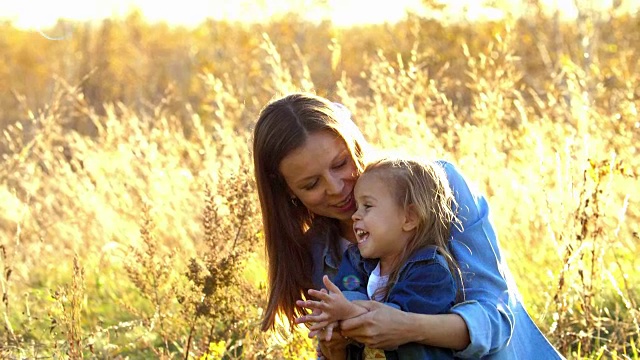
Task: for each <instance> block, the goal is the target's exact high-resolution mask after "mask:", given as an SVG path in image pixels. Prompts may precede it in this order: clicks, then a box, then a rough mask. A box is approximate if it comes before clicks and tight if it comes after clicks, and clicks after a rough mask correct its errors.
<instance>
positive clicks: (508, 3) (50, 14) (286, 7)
mask: <svg viewBox="0 0 640 360" xmlns="http://www.w3.org/2000/svg"><path fill="white" fill-rule="evenodd" d="M423 3H424V2H423V1H422V0H395V1H386V2H378V3H375V4H372V3H371V2H369V1H366V0H325V1H314V0H269V1H264V0H263V1H248V0H240V1H235V2H229V1H221V0H218V1H201V0H181V1H179V2H164V3H163V2H157V1H153V0H101V1H79V0H57V1H49V0H29V1H2V2H0V20H9V21H12V22H13V24H14V25H15V26H17V27H19V28H26V29H39V28H46V27H49V26H52V25H53V24H55V23H56V21H57V19H59V18H63V19H68V20H80V21H84V20H95V19H102V18H107V17H113V16H122V15H125V14H127V13H128V12H130V11H131V10H132V9H134V8H138V9H141V11H142V14H143V15H144V17H145V18H146V19H147V20H149V21H166V22H168V23H170V24H173V25H186V26H194V25H197V24H199V23H200V22H202V21H203V20H204V19H206V18H213V19H228V20H239V21H264V20H266V19H268V18H269V17H271V16H274V15H281V14H286V13H298V14H305V15H304V16H305V17H306V18H307V19H309V20H320V19H325V18H330V19H332V21H333V23H334V24H335V25H337V26H350V25H357V24H371V23H383V22H395V21H398V20H401V19H402V18H403V17H404V16H405V15H406V12H407V11H415V12H418V13H422V14H423V15H425V16H435V15H434V14H433V13H424V10H423ZM541 3H542V4H544V5H545V6H546V7H547V9H548V10H550V11H553V9H559V10H560V12H561V14H563V16H564V17H568V18H572V17H575V16H576V8H575V5H574V1H572V0H542V1H541ZM590 4H591V5H589V4H584V5H583V6H584V8H589V7H591V8H593V9H595V10H602V9H605V8H610V7H611V6H612V4H613V0H606V1H592V2H590ZM639 5H640V0H629V1H623V2H622V6H621V7H622V9H621V10H623V11H637V9H638V7H639ZM447 9H448V11H447V12H446V13H445V17H447V18H449V19H454V20H455V19H459V18H460V17H464V18H466V19H467V20H472V21H473V20H481V19H498V18H501V17H503V16H504V15H505V14H515V15H518V14H521V13H522V12H523V11H525V10H524V9H523V7H522V2H521V1H513V0H502V1H494V2H493V6H489V5H486V6H483V5H481V2H479V1H477V0H459V1H456V2H451V3H449V4H447Z"/></svg>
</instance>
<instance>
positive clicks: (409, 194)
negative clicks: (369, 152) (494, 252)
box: [361, 157, 464, 300]
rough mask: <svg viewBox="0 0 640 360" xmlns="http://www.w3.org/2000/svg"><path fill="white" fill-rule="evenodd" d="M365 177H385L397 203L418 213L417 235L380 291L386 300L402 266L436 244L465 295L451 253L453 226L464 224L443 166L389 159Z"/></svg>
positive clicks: (374, 164) (375, 165)
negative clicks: (455, 210)
mask: <svg viewBox="0 0 640 360" xmlns="http://www.w3.org/2000/svg"><path fill="white" fill-rule="evenodd" d="M361 176H379V177H381V178H382V179H383V180H384V181H385V183H387V184H389V186H390V188H391V192H392V194H393V196H394V198H395V200H396V202H397V204H398V205H399V206H400V207H402V208H403V209H405V210H409V207H411V210H410V211H414V212H415V213H416V214H417V216H418V220H419V222H418V226H417V227H416V231H415V234H414V235H413V236H412V237H411V238H410V239H409V242H408V243H407V246H406V247H405V248H404V249H403V253H402V254H401V256H399V257H398V260H397V261H396V262H395V263H394V264H393V266H392V269H391V272H389V281H388V283H387V286H385V287H384V288H381V289H379V290H380V293H381V294H385V297H386V294H388V293H389V290H390V289H391V287H392V286H393V285H394V283H395V282H396V281H397V280H398V276H399V273H400V269H401V268H402V265H403V264H404V263H406V262H407V260H409V258H410V257H411V255H412V254H414V253H415V252H416V251H418V250H419V249H421V248H424V247H426V246H429V245H435V246H436V247H437V248H438V251H439V252H440V254H442V255H443V256H444V257H445V258H446V260H447V263H448V265H449V269H450V270H451V273H452V274H454V278H455V279H456V283H457V284H458V297H460V296H462V294H464V292H463V291H462V290H463V287H462V286H463V284H462V277H461V272H460V267H459V266H458V264H457V262H456V261H455V259H454V257H453V256H452V254H451V251H450V250H449V241H450V238H451V227H452V226H460V221H459V220H458V218H457V217H456V214H455V213H454V210H453V209H454V208H455V198H454V196H453V191H452V190H451V187H450V186H449V181H448V180H447V175H446V173H445V171H444V169H443V168H442V166H440V165H439V164H438V163H435V162H431V161H421V160H416V159H400V158H393V157H385V158H380V159H378V160H374V161H372V162H370V163H369V164H367V166H366V167H365V169H364V172H363V173H362V175H361ZM457 300H460V299H457Z"/></svg>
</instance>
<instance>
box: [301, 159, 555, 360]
mask: <svg viewBox="0 0 640 360" xmlns="http://www.w3.org/2000/svg"><path fill="white" fill-rule="evenodd" d="M439 164H440V165H441V166H442V167H443V168H444V170H445V172H446V174H447V178H448V180H449V185H450V186H451V189H452V190H453V193H454V197H455V199H456V202H457V206H456V209H454V210H456V211H457V215H458V218H459V219H460V221H461V222H462V226H459V227H460V228H458V227H454V228H453V229H452V231H451V235H452V240H451V242H450V244H449V248H450V251H451V253H452V254H453V256H454V257H455V259H456V260H457V262H458V265H459V266H460V268H461V271H462V274H463V285H464V295H465V299H466V300H465V301H463V302H460V303H457V304H455V305H454V306H453V307H452V308H451V309H450V310H449V312H451V313H455V314H458V315H459V316H461V317H462V318H463V319H464V321H465V323H466V325H467V328H468V330H469V337H470V340H471V342H470V344H469V346H467V348H465V349H463V350H462V351H458V352H455V353H454V356H455V357H457V358H467V359H471V358H474V359H477V358H482V359H492V360H499V359H562V356H561V355H560V354H559V353H558V352H557V351H556V350H555V349H554V348H553V346H551V344H550V343H549V341H547V339H546V338H545V337H544V335H543V334H542V333H541V332H540V330H539V329H538V327H537V326H536V325H535V323H534V322H533V320H532V319H531V317H530V316H529V314H528V313H527V311H526V309H525V308H524V305H523V304H522V298H521V296H520V293H519V292H518V289H517V287H516V284H515V282H514V280H513V277H512V275H511V272H510V271H509V267H508V266H507V264H506V262H505V260H504V259H503V258H502V255H501V253H500V246H499V243H498V240H497V237H496V234H495V232H494V229H493V225H492V223H491V221H490V219H489V205H488V204H487V201H486V200H485V198H484V197H483V196H482V195H481V194H478V193H477V192H475V191H474V190H473V189H471V187H470V186H469V185H468V184H467V182H466V180H465V179H464V177H463V176H462V175H461V174H460V172H459V171H458V170H457V169H456V168H455V167H454V166H453V165H452V164H450V163H448V162H445V161H440V162H439ZM311 246H312V248H311V251H312V255H313V259H314V267H313V273H312V278H313V281H314V284H315V285H316V287H317V288H321V287H322V275H323V274H327V275H328V276H329V277H330V278H333V277H335V275H336V274H337V271H338V263H337V259H334V258H333V256H331V252H330V251H328V244H322V243H319V242H315V243H314V242H312V244H311Z"/></svg>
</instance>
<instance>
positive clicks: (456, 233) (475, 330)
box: [443, 163, 515, 358]
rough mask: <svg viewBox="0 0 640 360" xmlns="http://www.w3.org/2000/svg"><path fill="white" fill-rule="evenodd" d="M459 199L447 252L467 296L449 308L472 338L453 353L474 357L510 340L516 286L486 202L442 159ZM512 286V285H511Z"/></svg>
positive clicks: (501, 345)
mask: <svg viewBox="0 0 640 360" xmlns="http://www.w3.org/2000/svg"><path fill="white" fill-rule="evenodd" d="M443 166H444V168H445V171H446V173H447V177H448V179H449V183H450V186H451V188H452V190H453V192H454V196H455V199H456V201H457V211H458V217H459V219H460V221H461V222H462V226H461V228H460V226H459V225H458V226H457V227H454V229H452V232H451V235H452V237H453V239H452V241H451V245H450V248H451V252H452V253H453V256H454V257H455V259H456V260H457V261H458V265H459V266H460V269H461V271H462V280H463V288H464V295H465V301H463V302H461V303H459V304H456V305H455V306H454V307H453V308H452V309H451V312H452V313H455V314H458V315H460V316H461V317H462V318H463V319H464V321H465V322H466V324H467V328H468V329H469V337H470V339H471V342H470V344H469V346H468V347H467V348H466V349H464V350H462V351H460V352H457V353H455V354H454V355H455V356H456V357H460V358H478V357H482V356H485V355H488V354H492V353H495V352H497V351H499V350H501V349H502V348H504V347H505V346H507V345H508V343H509V341H510V339H511V336H512V334H513V327H514V315H513V311H512V305H511V304H514V303H515V301H514V298H513V297H514V296H515V292H511V291H510V286H509V284H510V283H512V280H511V276H510V273H509V270H508V268H507V265H506V263H505V262H504V261H503V260H502V256H501V255H500V248H499V246H498V241H497V239H496V234H495V232H494V230H493V225H492V224H491V221H490V220H489V206H488V204H487V202H486V200H485V199H484V197H483V196H481V195H480V194H478V193H476V192H474V191H473V190H472V189H471V188H470V186H469V185H468V184H467V182H466V181H465V179H464V177H463V176H462V175H461V174H460V173H459V172H458V170H457V169H456V168H455V167H454V166H453V165H452V164H449V163H443ZM512 290H515V286H514V287H513V289H512Z"/></svg>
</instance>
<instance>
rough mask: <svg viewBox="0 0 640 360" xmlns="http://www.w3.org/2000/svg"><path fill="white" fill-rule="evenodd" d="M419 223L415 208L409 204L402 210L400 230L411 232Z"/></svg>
mask: <svg viewBox="0 0 640 360" xmlns="http://www.w3.org/2000/svg"><path fill="white" fill-rule="evenodd" d="M419 223H420V217H419V216H418V212H417V211H416V206H415V205H413V204H410V205H409V206H407V207H406V208H405V209H404V223H403V224H402V230H404V231H412V230H415V229H416V228H417V227H418V224H419Z"/></svg>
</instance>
